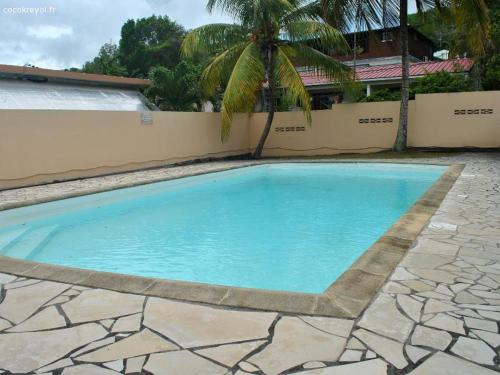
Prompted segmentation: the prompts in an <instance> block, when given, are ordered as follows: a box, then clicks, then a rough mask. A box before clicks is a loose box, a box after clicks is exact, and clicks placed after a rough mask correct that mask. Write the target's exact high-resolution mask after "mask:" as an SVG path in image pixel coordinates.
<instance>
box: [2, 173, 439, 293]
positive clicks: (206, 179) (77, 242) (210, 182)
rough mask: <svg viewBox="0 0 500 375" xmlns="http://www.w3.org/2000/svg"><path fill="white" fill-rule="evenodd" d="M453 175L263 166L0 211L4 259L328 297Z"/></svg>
mask: <svg viewBox="0 0 500 375" xmlns="http://www.w3.org/2000/svg"><path fill="white" fill-rule="evenodd" d="M444 169H445V168H444V167H439V166H422V165H420V166H419V165H404V164H357V163H327V164H325V163H318V164H315V163H306V164H300V163H299V164H292V163H286V164H274V165H261V166H255V167H248V168H241V169H235V170H230V171H225V172H219V173H211V174H206V175H202V176H195V177H187V178H183V179H178V180H173V181H166V182H160V183H155V184H150V185H144V186H139V187H134V188H128V189H121V190H116V191H112V192H105V193H99V194H92V195H88V196H84V197H78V198H71V199H65V200H61V201H56V202H50V203H45V204H39V205H35V206H30V207H23V208H18V209H13V210H8V211H3V212H0V254H2V255H7V256H11V257H17V258H24V259H30V260H34V261H38V262H45V263H52V264H58V265H65V266H72V267H78V268H86V269H93V270H99V271H110V272H118V273H124V274H132V275H142V276H149V277H158V278H165V279H175V280H185V281H196V282H203V283H210V284H220V285H231V286H238V287H250V288H260V289H272V290H284V291H296V292H307V293H321V292H323V291H324V290H325V289H326V288H328V286H329V285H330V284H331V283H332V282H333V281H335V279H337V278H338V277H339V276H340V275H341V274H342V273H343V272H344V271H345V270H346V269H348V268H349V266H350V265H351V264H352V263H353V262H354V261H355V260H356V259H357V258H358V257H359V256H360V255H361V254H362V253H363V252H364V251H365V250H366V249H367V248H368V247H370V245H372V244H373V243H374V242H375V241H376V240H377V239H378V238H379V237H380V236H381V235H382V234H383V233H384V232H385V231H386V230H387V229H388V228H389V227H390V226H391V225H392V224H393V223H394V222H395V221H396V220H397V219H398V218H399V217H400V216H401V215H402V214H403V213H404V212H405V211H406V210H407V209H408V208H409V207H410V206H411V205H412V204H413V203H414V202H415V200H416V199H418V198H419V197H420V196H421V195H422V194H423V193H424V192H425V191H426V190H427V189H428V188H429V187H430V186H431V185H432V184H433V183H434V182H435V181H436V180H437V179H438V178H439V176H440V175H441V174H442V173H443V171H444Z"/></svg>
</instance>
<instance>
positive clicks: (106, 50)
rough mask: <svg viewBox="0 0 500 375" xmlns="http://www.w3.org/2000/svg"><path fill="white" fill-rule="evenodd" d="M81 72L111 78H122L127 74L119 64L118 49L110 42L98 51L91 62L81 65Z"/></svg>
mask: <svg viewBox="0 0 500 375" xmlns="http://www.w3.org/2000/svg"><path fill="white" fill-rule="evenodd" d="M82 72H84V73H96V74H107V75H112V76H123V75H126V74H127V70H126V69H125V67H123V66H122V65H121V64H120V60H119V58H118V47H117V45H116V44H113V43H111V42H109V43H105V44H104V45H103V46H102V47H101V49H100V50H99V54H98V55H97V56H96V57H95V58H94V59H93V60H92V61H87V62H86V63H85V64H84V65H83V68H82Z"/></svg>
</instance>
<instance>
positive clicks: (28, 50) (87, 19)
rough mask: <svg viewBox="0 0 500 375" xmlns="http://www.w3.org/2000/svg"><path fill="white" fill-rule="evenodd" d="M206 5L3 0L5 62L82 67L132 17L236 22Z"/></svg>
mask: <svg viewBox="0 0 500 375" xmlns="http://www.w3.org/2000/svg"><path fill="white" fill-rule="evenodd" d="M205 5H206V0H0V25H1V27H2V32H1V33H0V64H12V65H24V64H33V65H36V66H38V67H44V68H52V69H63V68H69V67H81V65H82V64H83V63H84V62H85V61H87V60H89V59H91V58H93V57H94V56H95V55H96V54H97V52H98V51H99V47H100V46H101V45H102V44H104V43H106V42H108V41H110V40H111V41H113V42H115V43H116V42H118V40H119V37H120V28H121V26H122V25H123V23H124V22H125V21H126V20H127V19H129V18H140V17H147V16H150V15H152V14H157V15H164V14H166V15H168V16H169V17H170V18H171V19H173V20H175V21H177V22H178V23H180V24H182V25H183V26H184V27H186V28H188V29H189V28H193V27H196V26H199V25H203V24H205V23H212V22H221V21H222V22H227V21H230V20H228V19H227V18H225V17H224V16H222V15H221V14H212V15H210V14H208V13H207V11H206V10H205ZM23 8H24V9H23Z"/></svg>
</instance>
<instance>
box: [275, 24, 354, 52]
mask: <svg viewBox="0 0 500 375" xmlns="http://www.w3.org/2000/svg"><path fill="white" fill-rule="evenodd" d="M283 30H284V32H285V34H286V35H285V38H286V39H288V40H289V41H290V42H291V43H297V42H299V43H307V42H310V43H313V44H314V45H316V46H318V47H321V48H324V49H336V50H337V51H339V52H347V51H349V45H348V44H347V42H346V40H345V39H344V36H343V35H342V33H341V32H340V31H338V30H337V29H335V28H333V27H332V26H330V25H328V24H326V23H323V22H319V21H295V22H290V23H288V24H286V25H285V26H284V28H283Z"/></svg>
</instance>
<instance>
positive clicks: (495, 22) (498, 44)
mask: <svg viewBox="0 0 500 375" xmlns="http://www.w3.org/2000/svg"><path fill="white" fill-rule="evenodd" d="M488 5H489V6H490V19H491V37H490V43H489V44H488V45H487V48H486V53H485V54H484V56H483V57H482V58H481V59H479V69H480V72H481V84H482V86H483V88H484V89H485V90H500V2H499V1H498V0H488Z"/></svg>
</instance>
